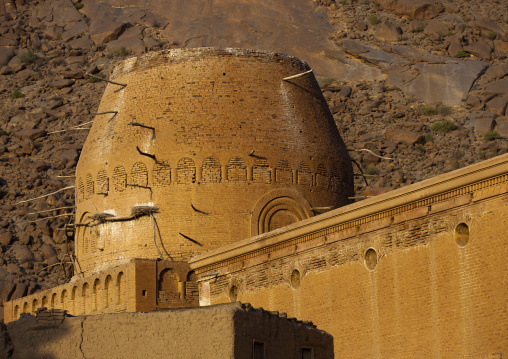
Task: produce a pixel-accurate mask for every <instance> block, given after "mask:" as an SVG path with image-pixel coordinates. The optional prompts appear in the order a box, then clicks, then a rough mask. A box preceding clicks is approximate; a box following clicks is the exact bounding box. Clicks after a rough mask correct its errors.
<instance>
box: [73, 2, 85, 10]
mask: <svg viewBox="0 0 508 359" xmlns="http://www.w3.org/2000/svg"><path fill="white" fill-rule="evenodd" d="M74 6H75V7H76V9H78V10H79V9H82V8H83V6H85V5H84V4H83V3H82V2H77V3H75V4H74Z"/></svg>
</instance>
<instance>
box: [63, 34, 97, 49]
mask: <svg viewBox="0 0 508 359" xmlns="http://www.w3.org/2000/svg"><path fill="white" fill-rule="evenodd" d="M67 44H68V45H69V46H70V47H71V48H72V49H77V50H89V49H91V48H92V46H93V45H94V43H93V41H92V40H91V39H90V36H88V35H86V36H82V37H80V38H79V39H75V40H72V41H69V42H68V43H67Z"/></svg>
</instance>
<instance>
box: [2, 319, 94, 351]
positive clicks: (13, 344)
mask: <svg viewBox="0 0 508 359" xmlns="http://www.w3.org/2000/svg"><path fill="white" fill-rule="evenodd" d="M65 317H66V311H62V310H46V309H41V310H38V311H37V314H36V316H33V315H30V314H22V315H21V317H20V319H19V320H17V321H14V322H11V323H9V324H7V325H5V324H3V323H1V324H0V325H1V326H0V359H3V358H6V359H7V358H12V359H16V358H31V359H56V358H58V357H62V355H67V356H68V357H70V358H72V357H74V355H73V354H75V353H76V352H77V351H79V350H80V348H79V346H80V343H81V342H82V340H81V326H82V324H81V321H79V322H78V321H74V322H73V323H72V324H71V323H69V321H65ZM82 320H84V318H83V319H82ZM69 335H72V336H74V337H75V338H73V342H72V343H71V342H69V341H67V342H65V344H66V345H64V346H62V345H61V343H59V341H60V340H61V339H62V338H64V337H68V336H69ZM27 337H29V338H30V340H27Z"/></svg>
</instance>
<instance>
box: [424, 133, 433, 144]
mask: <svg viewBox="0 0 508 359" xmlns="http://www.w3.org/2000/svg"><path fill="white" fill-rule="evenodd" d="M425 142H434V136H432V134H430V133H426V134H425Z"/></svg>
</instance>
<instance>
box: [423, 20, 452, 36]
mask: <svg viewBox="0 0 508 359" xmlns="http://www.w3.org/2000/svg"><path fill="white" fill-rule="evenodd" d="M448 30H449V28H448V25H446V24H445V23H444V22H442V21H438V20H431V21H429V23H428V24H427V26H425V29H423V33H424V34H427V35H439V36H445V35H446V34H447V33H448Z"/></svg>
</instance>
